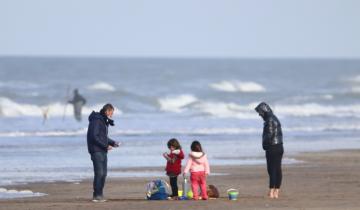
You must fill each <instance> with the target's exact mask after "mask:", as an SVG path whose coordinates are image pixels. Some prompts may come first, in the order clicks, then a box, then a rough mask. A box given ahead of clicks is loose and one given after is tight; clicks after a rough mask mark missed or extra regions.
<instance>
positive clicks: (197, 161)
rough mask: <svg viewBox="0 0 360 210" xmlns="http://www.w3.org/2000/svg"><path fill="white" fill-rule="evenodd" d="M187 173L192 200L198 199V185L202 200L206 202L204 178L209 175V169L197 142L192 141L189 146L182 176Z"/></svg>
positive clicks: (204, 155)
mask: <svg viewBox="0 0 360 210" xmlns="http://www.w3.org/2000/svg"><path fill="white" fill-rule="evenodd" d="M189 171H190V180H191V188H192V191H193V198H194V200H198V199H199V193H198V192H199V191H198V190H199V185H200V189H201V197H202V199H203V200H207V199H208V195H207V192H206V177H207V175H209V173H210V167H209V162H208V159H207V157H206V154H205V153H204V152H203V150H202V148H201V144H200V142H198V141H193V142H192V144H191V153H190V155H189V159H188V162H187V163H186V166H185V169H184V173H183V174H184V176H185V175H186V174H187V173H188V172H189Z"/></svg>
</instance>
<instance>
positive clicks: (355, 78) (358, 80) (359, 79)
mask: <svg viewBox="0 0 360 210" xmlns="http://www.w3.org/2000/svg"><path fill="white" fill-rule="evenodd" d="M348 80H349V81H350V82H354V83H360V75H356V76H353V77H351V78H349V79H348Z"/></svg>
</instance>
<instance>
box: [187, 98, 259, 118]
mask: <svg viewBox="0 0 360 210" xmlns="http://www.w3.org/2000/svg"><path fill="white" fill-rule="evenodd" d="M255 106H256V105H255V104H249V105H245V106H242V105H239V104H236V103H223V102H201V103H198V104H195V105H194V108H195V109H196V110H197V111H199V112H201V113H205V114H209V115H211V116H214V117H219V118H240V119H255V118H258V116H257V115H256V114H255V113H254V111H253V110H254V108H255Z"/></svg>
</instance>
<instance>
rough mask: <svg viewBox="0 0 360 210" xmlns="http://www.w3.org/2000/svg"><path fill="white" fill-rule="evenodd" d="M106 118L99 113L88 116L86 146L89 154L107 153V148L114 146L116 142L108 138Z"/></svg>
mask: <svg viewBox="0 0 360 210" xmlns="http://www.w3.org/2000/svg"><path fill="white" fill-rule="evenodd" d="M108 126H109V123H108V118H107V117H106V116H103V115H101V114H100V113H99V112H94V111H93V112H92V113H91V114H90V116H89V128H88V132H87V146H88V151H89V153H90V154H91V153H94V152H107V151H108V150H107V148H108V146H109V145H110V146H116V145H115V144H116V142H115V141H114V140H112V139H110V138H109V137H108Z"/></svg>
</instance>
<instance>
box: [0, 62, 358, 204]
mask: <svg viewBox="0 0 360 210" xmlns="http://www.w3.org/2000/svg"><path fill="white" fill-rule="evenodd" d="M74 89H78V90H79V92H80V94H81V95H82V96H83V97H84V98H85V99H86V100H87V103H86V104H85V106H84V108H83V112H82V121H81V122H78V121H76V120H75V118H74V116H73V107H72V105H71V104H67V101H68V100H70V99H71V98H72V95H73V90H74ZM263 101H264V102H267V103H268V104H269V105H270V106H271V107H272V108H273V110H274V113H275V114H276V115H277V116H278V118H279V120H280V121H281V124H282V127H283V133H284V148H285V155H284V159H283V163H284V164H298V163H300V162H301V161H300V160H297V159H294V158H293V157H294V156H295V155H296V154H298V153H301V152H320V151H328V150H335V149H359V148H360V138H359V136H360V60H352V59H220V58H217V59H215V58H213V59H205V58H204V59H195V58H90V57H89V58H82V57H74V58H71V57H69V58H67V57H0V199H8V198H16V197H26V196H41V195H44V194H42V193H39V192H31V191H30V192H29V191H28V190H26V189H25V190H24V191H16V190H12V189H8V188H7V186H13V185H22V184H26V183H33V182H56V181H65V182H72V183H78V182H81V181H82V180H84V179H87V178H92V176H93V170H92V162H91V160H90V156H89V154H88V152H87V146H86V132H87V126H88V116H89V114H90V113H91V112H92V111H93V110H94V111H99V110H100V109H101V107H102V106H103V105H104V104H106V103H111V104H113V105H114V106H115V113H114V117H113V118H114V120H115V126H114V127H110V128H109V136H110V138H112V139H114V140H116V141H119V142H121V146H120V147H119V148H116V149H114V150H112V151H110V152H109V155H108V158H109V173H108V176H109V177H143V178H144V179H151V178H155V177H163V176H164V175H165V172H164V171H163V170H150V169H149V167H165V164H166V161H165V159H164V158H163V157H162V153H164V152H166V151H167V146H166V143H167V141H168V140H169V139H170V138H177V139H178V140H179V141H180V143H181V145H182V147H183V150H184V152H185V153H186V154H188V153H189V152H190V144H191V142H192V141H194V140H198V141H200V142H201V144H202V146H203V148H204V151H205V153H206V154H207V155H208V157H209V162H210V166H216V165H265V159H264V151H263V150H262V146H261V141H262V140H261V135H262V127H263V120H262V119H261V118H260V117H259V116H258V114H257V113H256V112H255V111H254V108H255V107H256V105H257V104H259V103H260V102H263ZM44 116H46V117H44ZM215 175H216V174H215ZM218 175H221V174H218Z"/></svg>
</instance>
